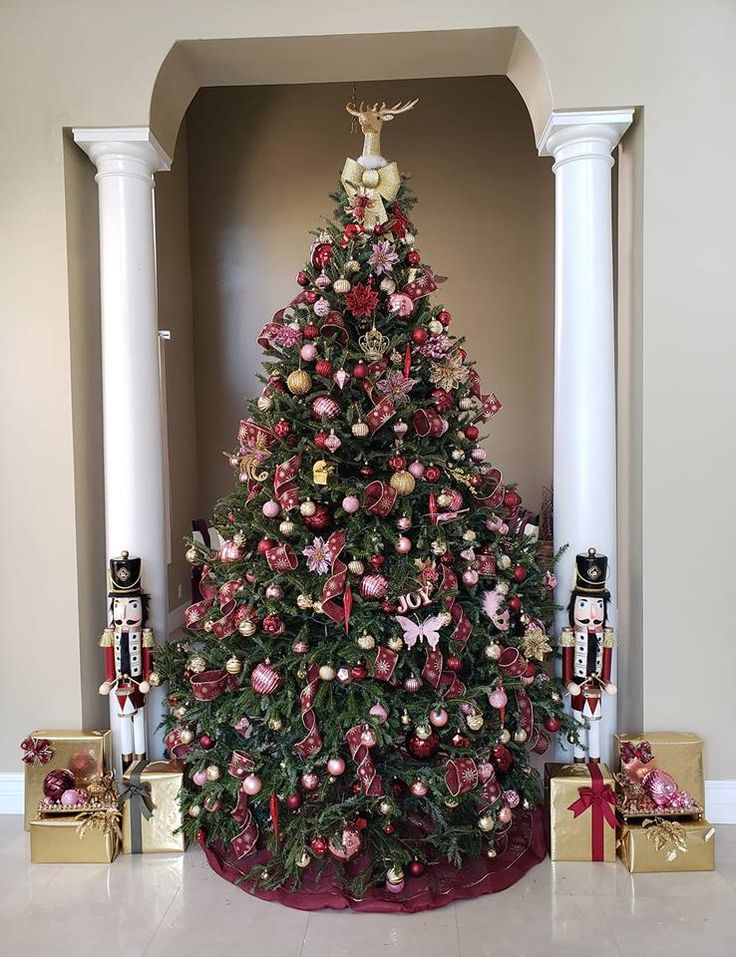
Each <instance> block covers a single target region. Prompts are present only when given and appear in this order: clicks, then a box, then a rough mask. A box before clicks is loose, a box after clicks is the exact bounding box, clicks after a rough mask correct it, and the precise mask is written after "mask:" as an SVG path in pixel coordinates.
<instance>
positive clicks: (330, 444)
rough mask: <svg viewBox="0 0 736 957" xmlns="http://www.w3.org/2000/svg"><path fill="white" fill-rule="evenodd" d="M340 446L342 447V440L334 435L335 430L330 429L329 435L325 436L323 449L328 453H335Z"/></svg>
mask: <svg viewBox="0 0 736 957" xmlns="http://www.w3.org/2000/svg"><path fill="white" fill-rule="evenodd" d="M341 445H342V439H341V438H340V436H339V435H335V430H334V429H332V430H331V431H330V434H329V435H328V436H327V438H326V440H325V448H326V449H327V450H328V451H329V452H337V450H338V449H339V448H340V446H341Z"/></svg>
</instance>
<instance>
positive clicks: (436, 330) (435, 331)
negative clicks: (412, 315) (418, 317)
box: [427, 319, 444, 336]
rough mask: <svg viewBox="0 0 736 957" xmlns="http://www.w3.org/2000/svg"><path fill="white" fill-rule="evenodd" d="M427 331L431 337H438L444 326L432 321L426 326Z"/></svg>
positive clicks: (434, 320)
mask: <svg viewBox="0 0 736 957" xmlns="http://www.w3.org/2000/svg"><path fill="white" fill-rule="evenodd" d="M427 329H429V331H430V333H431V334H432V335H433V336H438V335H439V334H440V333H441V332H442V330H443V329H444V326H443V325H442V323H441V322H438V321H437V320H436V319H432V321H431V322H429V323H428V324H427Z"/></svg>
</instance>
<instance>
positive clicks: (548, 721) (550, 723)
mask: <svg viewBox="0 0 736 957" xmlns="http://www.w3.org/2000/svg"><path fill="white" fill-rule="evenodd" d="M544 726H545V728H546V729H547V730H548V731H552V732H555V731H559V730H560V728H561V727H562V722H561V721H560V719H559V718H557V717H555V716H554V715H553V716H551V717H549V718H545V719H544Z"/></svg>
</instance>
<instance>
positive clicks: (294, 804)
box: [286, 791, 304, 811]
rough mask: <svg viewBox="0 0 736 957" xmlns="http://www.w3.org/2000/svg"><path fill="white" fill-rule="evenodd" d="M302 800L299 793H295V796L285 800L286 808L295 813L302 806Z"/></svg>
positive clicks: (291, 795) (292, 795)
mask: <svg viewBox="0 0 736 957" xmlns="http://www.w3.org/2000/svg"><path fill="white" fill-rule="evenodd" d="M303 800H304V798H303V797H302V796H301V794H300V793H299V791H297V792H296V793H295V794H290V795H289V796H288V797H287V798H286V806H287V807H288V808H289V810H290V811H296V810H297V809H298V808H300V807H301V806H302V801H303Z"/></svg>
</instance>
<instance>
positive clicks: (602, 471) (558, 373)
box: [538, 109, 634, 761]
mask: <svg viewBox="0 0 736 957" xmlns="http://www.w3.org/2000/svg"><path fill="white" fill-rule="evenodd" d="M633 113H634V111H633V110H632V109H625V110H607V111H591V112H575V113H553V114H552V115H551V116H550V118H549V121H548V123H547V126H546V127H545V130H544V132H543V133H542V136H541V137H540V140H539V143H538V148H539V153H540V155H541V156H553V157H554V160H555V162H554V165H553V166H552V169H553V171H554V174H555V398H554V528H555V549H559V548H561V547H562V546H565V545H566V546H567V551H566V552H565V554H564V556H563V558H562V561H561V562H560V563H559V566H558V569H557V574H558V578H559V586H558V589H557V601H558V604H560V605H565V606H566V605H567V603H568V601H569V597H570V589H571V587H572V584H573V574H574V564H575V555H576V554H577V553H578V552H584V551H587V549H588V548H589V547H590V546H595V548H596V549H597V550H598V551H599V552H603V553H604V554H605V555H607V556H608V559H609V580H608V587H609V590H610V592H611V596H612V600H611V605H610V609H609V622H610V624H612V625H613V627H615V625H616V380H615V345H614V342H615V340H614V304H613V236H612V229H611V167H612V166H613V156H612V151H613V149H614V148H615V146H616V145H617V144H618V142H619V140H620V139H621V137H622V136H623V134H624V132H625V131H626V129H627V128H628V127H629V125H630V123H631V121H632V118H633ZM566 621H567V615H566V613H565V612H561V613H560V614H559V616H558V626H559V625H562V624H564V623H566ZM618 654H625V636H624V641H623V642H621V646H620V648H619V651H618ZM615 668H616V655H614V676H613V681H614V682H615V680H616V677H615ZM616 711H617V708H616V701H615V699H614V700H612V699H611V698H608V699H607V700H605V701H604V718H603V721H602V726H601V745H602V748H601V755H602V758H603V760H604V761H605V760H607V758H608V756H609V755H610V747H611V738H612V735H613V734H614V732H615V730H616V726H617V721H616ZM570 756H571V752H570V751H568V752H567V754H566V757H567V759H569V758H570Z"/></svg>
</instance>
